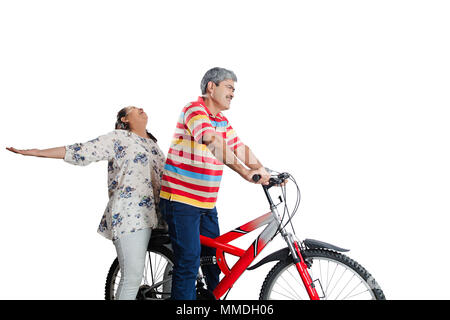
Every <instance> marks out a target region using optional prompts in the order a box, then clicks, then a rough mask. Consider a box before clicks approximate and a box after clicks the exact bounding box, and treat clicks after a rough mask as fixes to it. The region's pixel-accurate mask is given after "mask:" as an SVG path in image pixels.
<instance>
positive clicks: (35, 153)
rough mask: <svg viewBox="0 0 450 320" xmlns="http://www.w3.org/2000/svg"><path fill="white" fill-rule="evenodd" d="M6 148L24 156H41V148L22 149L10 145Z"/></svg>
mask: <svg viewBox="0 0 450 320" xmlns="http://www.w3.org/2000/svg"><path fill="white" fill-rule="evenodd" d="M6 150H9V151H11V152H14V153H18V154H22V155H24V156H35V157H39V156H40V153H39V152H40V150H39V149H24V150H20V149H16V148H13V147H9V148H6Z"/></svg>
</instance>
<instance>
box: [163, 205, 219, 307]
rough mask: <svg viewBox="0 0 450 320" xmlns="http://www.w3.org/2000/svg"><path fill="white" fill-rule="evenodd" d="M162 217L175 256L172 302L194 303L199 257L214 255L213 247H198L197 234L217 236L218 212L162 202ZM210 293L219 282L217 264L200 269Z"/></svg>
mask: <svg viewBox="0 0 450 320" xmlns="http://www.w3.org/2000/svg"><path fill="white" fill-rule="evenodd" d="M159 206H160V209H161V214H162V216H163V218H164V219H165V220H166V222H167V224H168V226H169V235H170V240H171V242H172V248H173V253H174V260H175V261H174V268H173V276H172V294H171V299H174V300H195V299H196V297H197V294H196V289H195V285H196V279H197V274H198V269H199V267H200V256H214V255H215V254H216V249H215V248H209V247H204V246H201V245H200V235H203V236H205V237H209V238H213V239H214V238H216V237H218V236H219V235H220V231H219V221H218V219H217V210H216V208H213V209H202V208H197V207H194V206H190V205H188V204H185V203H180V202H176V201H169V200H166V199H161V200H160V203H159ZM202 272H203V274H204V275H205V277H206V284H207V287H208V289H209V290H211V291H213V290H214V288H215V287H216V286H217V284H218V283H219V275H220V269H219V267H218V266H217V264H213V265H206V266H203V267H202Z"/></svg>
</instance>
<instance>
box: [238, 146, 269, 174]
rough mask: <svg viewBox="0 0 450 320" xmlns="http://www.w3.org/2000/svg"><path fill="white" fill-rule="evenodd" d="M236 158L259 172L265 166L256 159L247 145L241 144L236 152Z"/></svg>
mask: <svg viewBox="0 0 450 320" xmlns="http://www.w3.org/2000/svg"><path fill="white" fill-rule="evenodd" d="M234 153H235V155H236V157H237V158H238V159H239V160H241V161H242V162H243V163H244V164H245V165H246V166H247V167H249V168H251V169H253V170H258V169H259V168H261V167H262V166H263V165H262V164H261V162H259V160H258V159H257V158H256V156H255V154H254V153H253V152H252V150H251V149H250V148H249V147H248V146H247V145H245V144H241V145H240V146H239V147H237V148H236V149H235V150H234Z"/></svg>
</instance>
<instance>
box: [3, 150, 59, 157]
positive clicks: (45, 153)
mask: <svg viewBox="0 0 450 320" xmlns="http://www.w3.org/2000/svg"><path fill="white" fill-rule="evenodd" d="M6 149H7V150H9V151H11V152H15V153H18V154H22V155H24V156H34V157H43V158H54V159H64V156H65V155H66V148H65V147H56V148H50V149H25V150H19V149H16V148H13V147H9V148H6Z"/></svg>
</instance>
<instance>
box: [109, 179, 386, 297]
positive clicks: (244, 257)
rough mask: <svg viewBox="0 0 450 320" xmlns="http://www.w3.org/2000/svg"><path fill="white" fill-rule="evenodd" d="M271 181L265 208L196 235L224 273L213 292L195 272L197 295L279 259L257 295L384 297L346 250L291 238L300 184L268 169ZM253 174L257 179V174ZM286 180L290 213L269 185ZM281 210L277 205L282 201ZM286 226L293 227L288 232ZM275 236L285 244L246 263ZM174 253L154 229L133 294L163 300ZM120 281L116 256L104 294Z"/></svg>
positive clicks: (220, 293) (221, 290) (222, 289)
mask: <svg viewBox="0 0 450 320" xmlns="http://www.w3.org/2000/svg"><path fill="white" fill-rule="evenodd" d="M271 176H272V177H271V179H270V183H269V185H267V186H263V190H264V193H265V195H266V197H267V200H268V202H269V205H270V211H269V212H268V213H266V214H264V215H262V216H260V217H258V218H256V219H254V220H252V221H250V222H248V223H246V224H244V225H241V226H239V227H238V228H235V229H233V230H231V231H230V232H227V233H225V234H222V235H221V236H219V237H217V238H215V239H212V238H208V237H204V236H200V241H201V244H202V245H204V246H208V247H213V248H216V255H215V256H208V257H201V259H200V261H201V265H205V264H217V265H218V266H219V268H220V270H221V271H222V273H223V277H222V279H221V281H220V282H219V284H218V285H217V287H216V288H215V289H214V291H213V292H210V291H208V290H207V289H206V288H205V287H206V286H205V282H204V279H203V276H202V273H201V268H200V270H199V274H198V277H197V299H221V298H223V299H226V296H227V294H228V292H229V290H230V289H231V288H232V286H233V284H234V283H235V282H236V281H237V280H238V278H239V277H240V276H241V275H242V274H243V273H244V272H245V271H246V270H254V269H256V268H258V267H260V266H262V265H264V264H266V263H269V262H273V261H278V262H277V263H276V264H275V266H274V267H273V268H272V269H271V270H270V272H269V273H268V274H267V276H266V278H265V281H264V283H263V285H262V288H261V292H260V296H259V299H261V300H269V299H281V300H287V299H294V300H299V299H300V300H306V299H307V300H309V299H310V300H320V299H357V300H365V299H376V300H384V299H385V296H384V293H383V291H382V290H381V288H380V286H379V285H378V283H377V282H376V281H375V279H374V278H373V277H372V276H371V274H370V273H369V272H368V271H367V270H366V269H364V268H363V267H362V266H361V265H360V264H359V263H357V262H356V261H354V260H352V259H350V258H349V257H347V256H345V255H344V254H342V253H341V252H346V251H349V250H347V249H343V248H339V247H337V246H334V245H332V244H329V243H326V242H322V241H318V240H313V239H305V240H303V241H298V240H296V239H295V229H294V227H293V225H292V217H293V216H294V214H295V213H296V212H297V209H298V206H299V204H300V198H301V196H300V189H299V187H298V185H297V183H296V181H295V179H294V178H293V177H292V176H291V175H289V174H288V173H276V174H273V172H272V174H271ZM253 179H254V180H255V182H256V181H258V180H259V179H260V177H259V176H254V177H253ZM286 179H289V180H291V181H292V182H293V184H294V185H295V186H296V188H297V200H296V202H295V206H294V209H293V211H292V213H290V212H289V210H288V207H287V204H286V186H281V187H280V189H281V195H280V196H279V200H280V203H278V204H275V203H274V202H273V199H272V196H271V194H270V193H269V189H270V188H271V187H273V186H277V185H281V184H282V183H283V181H285V180H286ZM283 203H284V208H283V214H282V215H280V213H279V211H278V207H280V206H283V205H282V204H283ZM265 225H266V227H265V228H264V229H263V231H262V232H261V233H260V234H259V235H258V236H257V238H256V239H255V240H254V241H253V243H252V244H251V245H250V247H249V248H248V249H247V250H244V249H241V248H239V247H236V246H234V245H231V244H230V242H232V241H233V240H235V239H237V238H239V237H241V236H244V235H246V234H248V233H250V232H252V231H254V230H256V229H258V228H260V227H262V226H265ZM288 225H290V227H291V228H292V232H293V233H291V232H288V230H287V229H288V228H287V226H288ZM277 235H280V236H281V237H282V238H283V239H284V241H285V242H286V244H287V247H285V248H283V249H281V250H278V251H276V252H273V253H272V254H270V255H268V256H266V257H265V258H263V259H262V260H261V261H259V262H258V263H256V264H254V265H252V266H250V265H251V263H252V262H253V261H254V260H255V259H256V257H257V256H259V254H260V253H261V251H262V250H263V249H264V248H265V247H266V245H267V244H268V243H269V242H270V241H271V240H272V239H273V238H274V237H276V236H277ZM225 253H226V254H230V255H233V256H235V257H237V258H238V260H237V261H236V262H235V263H234V264H233V266H231V267H230V266H229V264H228V262H227V260H226V257H225V255H224V254H225ZM172 267H173V253H172V251H171V247H170V239H169V237H168V234H167V233H166V232H164V231H158V230H154V231H153V232H152V238H151V239H150V242H149V247H148V256H147V258H146V267H145V272H144V276H143V281H142V284H141V286H140V289H139V292H138V294H137V297H136V298H137V299H142V300H148V299H152V300H153V299H168V298H169V297H170V291H171V276H172ZM119 281H120V267H119V263H118V260H117V258H116V259H115V260H114V262H113V264H112V265H111V267H110V270H109V272H108V276H107V279H106V286H105V298H106V299H107V300H113V299H114V297H115V292H116V290H117V286H118V283H119Z"/></svg>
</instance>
